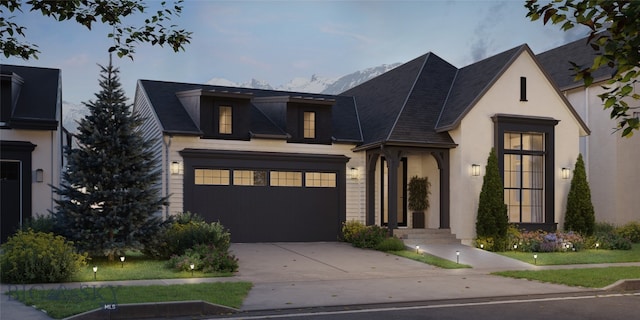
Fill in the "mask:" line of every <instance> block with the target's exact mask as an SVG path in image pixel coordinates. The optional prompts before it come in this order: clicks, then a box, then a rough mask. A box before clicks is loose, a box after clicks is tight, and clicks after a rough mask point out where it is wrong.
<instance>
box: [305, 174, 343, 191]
mask: <svg viewBox="0 0 640 320" xmlns="http://www.w3.org/2000/svg"><path fill="white" fill-rule="evenodd" d="M305 186H307V187H312V188H335V187H336V174H335V172H306V173H305Z"/></svg>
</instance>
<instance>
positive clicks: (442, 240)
mask: <svg viewBox="0 0 640 320" xmlns="http://www.w3.org/2000/svg"><path fill="white" fill-rule="evenodd" d="M393 235H394V236H396V237H398V238H400V239H401V240H402V241H403V242H404V243H405V244H407V245H414V244H422V245H428V244H461V242H460V240H459V239H458V238H456V235H455V234H453V233H451V229H394V230H393Z"/></svg>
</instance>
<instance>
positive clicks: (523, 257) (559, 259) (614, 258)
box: [499, 244, 640, 266]
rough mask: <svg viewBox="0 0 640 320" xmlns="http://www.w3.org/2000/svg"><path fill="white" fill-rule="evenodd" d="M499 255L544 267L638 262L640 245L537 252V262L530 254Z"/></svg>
mask: <svg viewBox="0 0 640 320" xmlns="http://www.w3.org/2000/svg"><path fill="white" fill-rule="evenodd" d="M499 254H500V255H503V256H506V257H509V258H513V259H517V260H520V261H523V262H526V263H530V264H534V263H536V264H537V265H546V266H548V265H573V264H599V263H624V262H640V244H634V245H632V246H631V250H602V249H595V248H594V247H593V246H591V247H589V246H586V245H585V247H584V249H583V250H580V251H572V250H571V251H562V252H538V253H536V255H537V260H534V255H533V254H532V253H531V252H524V251H514V250H509V251H504V252H500V253H499Z"/></svg>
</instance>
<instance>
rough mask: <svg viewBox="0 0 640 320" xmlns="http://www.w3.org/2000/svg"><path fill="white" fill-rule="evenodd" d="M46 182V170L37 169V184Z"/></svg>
mask: <svg viewBox="0 0 640 320" xmlns="http://www.w3.org/2000/svg"><path fill="white" fill-rule="evenodd" d="M43 181H44V170H42V169H36V182H43Z"/></svg>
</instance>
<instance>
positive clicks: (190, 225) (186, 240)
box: [144, 212, 231, 259]
mask: <svg viewBox="0 0 640 320" xmlns="http://www.w3.org/2000/svg"><path fill="white" fill-rule="evenodd" d="M199 244H205V245H213V246H214V247H215V248H216V250H218V251H221V252H227V251H228V250H229V247H230V245H231V234H230V233H229V231H228V230H227V229H226V228H225V227H224V226H223V225H222V224H221V223H220V222H211V223H207V222H205V221H204V220H203V219H202V218H200V217H199V216H198V215H197V214H193V213H189V212H187V213H184V214H180V215H178V216H177V217H175V218H173V219H172V220H171V222H169V223H168V224H167V226H166V227H165V228H164V230H163V232H161V233H160V234H159V235H158V237H157V239H156V240H155V241H153V243H150V244H146V245H145V250H144V253H145V254H147V255H151V256H153V257H157V258H162V259H167V258H170V257H171V256H173V255H178V256H180V255H183V254H184V253H185V252H186V251H187V250H188V249H191V248H193V247H194V246H196V245H199Z"/></svg>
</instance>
